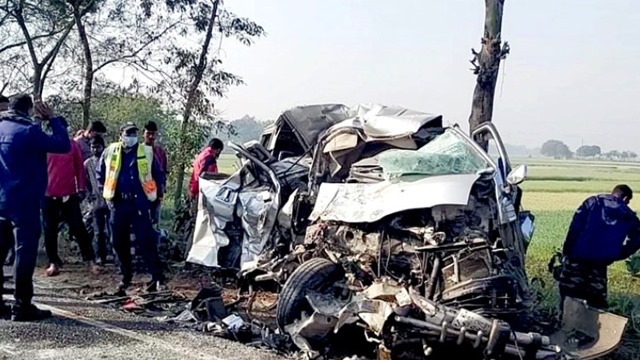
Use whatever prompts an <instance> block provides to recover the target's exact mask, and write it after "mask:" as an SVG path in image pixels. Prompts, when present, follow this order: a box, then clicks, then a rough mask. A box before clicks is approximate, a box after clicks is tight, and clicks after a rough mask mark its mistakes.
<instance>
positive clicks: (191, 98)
mask: <svg viewBox="0 0 640 360" xmlns="http://www.w3.org/2000/svg"><path fill="white" fill-rule="evenodd" d="M219 3H220V0H215V1H214V3H213V6H212V8H211V17H210V19H209V25H208V27H207V32H206V34H205V39H204V43H203V44H202V49H201V50H200V56H199V59H198V64H197V65H196V69H195V70H196V73H195V76H194V77H193V81H192V82H191V85H190V86H189V89H188V93H187V103H186V104H185V107H184V112H183V114H182V124H181V129H180V148H181V149H184V148H185V146H186V144H185V141H186V138H187V136H186V134H187V131H188V130H189V121H190V120H191V115H192V113H193V107H194V105H195V101H196V100H197V96H198V87H199V86H200V82H201V81H202V75H203V74H204V71H205V69H206V67H207V55H208V53H209V47H210V46H211V39H212V38H213V29H214V23H215V20H216V16H217V14H218V5H219ZM185 168H186V166H185V164H184V163H182V162H180V163H179V164H178V173H177V176H178V177H177V179H176V192H175V194H174V197H173V201H174V204H179V203H180V197H181V196H182V185H183V183H184V171H185Z"/></svg>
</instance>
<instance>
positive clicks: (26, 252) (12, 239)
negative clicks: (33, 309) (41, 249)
mask: <svg viewBox="0 0 640 360" xmlns="http://www.w3.org/2000/svg"><path fill="white" fill-rule="evenodd" d="M19 212H20V214H19V215H17V214H15V213H14V214H9V213H5V212H3V211H0V259H2V262H4V259H6V257H7V254H8V252H9V249H11V247H15V256H16V257H15V262H14V264H13V280H14V283H15V285H16V288H15V292H14V298H15V300H16V302H15V305H16V306H17V307H21V306H25V305H29V304H31V300H32V299H33V272H34V270H35V268H36V261H37V259H38V243H39V242H40V234H41V223H40V206H39V205H34V206H24V207H23V208H22V209H20V211H19ZM0 265H2V264H0ZM3 285H4V273H3V271H2V266H0V288H2V286H3Z"/></svg>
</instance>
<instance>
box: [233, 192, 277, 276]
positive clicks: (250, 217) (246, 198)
mask: <svg viewBox="0 0 640 360" xmlns="http://www.w3.org/2000/svg"><path fill="white" fill-rule="evenodd" d="M269 189H270V188H269V187H262V188H254V189H245V190H244V191H243V192H241V193H240V196H239V199H240V205H241V209H242V229H243V230H244V236H243V240H242V257H241V260H240V263H241V266H242V267H244V265H245V264H247V263H250V262H253V261H256V260H257V259H258V257H259V256H260V254H261V253H262V249H263V248H264V246H265V244H266V242H267V240H268V237H265V236H263V234H264V233H265V231H266V232H268V233H270V232H271V228H269V229H265V223H266V220H267V217H269V216H271V217H273V216H275V214H273V213H270V210H271V206H272V203H273V200H274V199H273V194H272V193H271V192H270V191H269Z"/></svg>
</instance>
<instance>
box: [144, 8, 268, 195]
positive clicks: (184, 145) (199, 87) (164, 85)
mask: <svg viewBox="0 0 640 360" xmlns="http://www.w3.org/2000/svg"><path fill="white" fill-rule="evenodd" d="M167 5H168V10H169V11H170V12H178V13H186V14H187V16H188V20H189V21H184V22H182V26H181V27H179V30H178V33H179V34H180V36H181V37H178V38H176V39H175V41H174V42H173V43H172V46H171V47H170V48H169V54H168V55H167V56H166V57H165V59H164V63H165V65H168V66H171V68H172V69H171V70H172V71H171V72H170V73H165V74H164V77H163V80H162V81H161V82H160V83H158V85H157V86H156V87H155V89H156V90H157V91H159V92H163V93H164V94H166V96H167V98H168V99H170V100H169V101H170V102H171V103H174V104H177V106H176V109H177V110H178V111H179V112H180V113H181V128H180V134H179V137H178V139H179V147H180V149H181V152H180V155H181V156H180V158H179V159H175V164H176V173H177V174H176V176H177V179H176V191H175V195H174V200H175V201H176V202H177V201H179V199H180V197H181V196H182V185H183V182H184V171H185V169H186V167H187V164H188V162H189V161H190V160H191V159H192V158H193V156H194V155H195V153H196V151H197V150H198V148H199V146H200V145H201V144H195V143H193V142H191V141H192V140H193V139H192V136H191V132H192V131H193V127H194V126H193V125H191V124H192V123H194V122H195V123H198V124H199V125H198V126H202V127H203V128H204V129H208V130H209V131H210V132H211V131H213V130H214V129H216V128H218V129H220V128H221V126H220V125H221V123H220V122H219V121H218V120H217V119H216V117H215V109H214V105H213V104H214V103H213V99H214V98H216V97H220V96H222V95H223V94H224V93H225V92H226V91H227V89H228V88H229V87H230V86H235V85H239V84H242V83H243V81H242V79H241V78H240V77H238V76H236V75H234V74H231V73H229V72H226V71H223V70H221V68H220V67H221V65H222V61H221V60H220V59H217V58H216V57H215V56H211V53H210V52H211V47H212V43H213V41H214V39H215V38H216V37H235V38H236V39H237V40H238V41H240V42H241V43H242V44H244V45H251V43H252V41H253V40H252V39H253V38H257V37H260V36H263V35H264V34H265V32H264V29H263V28H262V27H261V26H260V25H258V24H256V23H255V22H253V21H251V20H249V19H246V18H242V17H238V16H236V15H235V14H233V13H231V12H228V11H226V10H225V9H223V8H222V1H221V0H212V1H195V0H172V1H170V2H167ZM153 6H155V5H154V4H153V3H152V2H151V1H150V2H149V9H152V8H153ZM187 35H188V36H189V37H190V38H193V37H194V36H199V37H200V41H198V45H196V46H189V44H192V41H189V40H187V38H186V37H187Z"/></svg>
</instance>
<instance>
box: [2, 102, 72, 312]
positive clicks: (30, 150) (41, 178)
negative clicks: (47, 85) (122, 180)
mask: <svg viewBox="0 0 640 360" xmlns="http://www.w3.org/2000/svg"><path fill="white" fill-rule="evenodd" d="M33 107H34V104H33V101H32V100H31V97H30V96H20V97H17V98H15V99H13V101H12V103H11V105H10V109H9V111H4V112H2V113H1V114H0V259H3V260H4V259H5V258H6V256H7V253H8V251H9V249H10V247H11V246H13V245H14V240H15V253H16V255H15V263H14V267H13V271H14V282H15V293H14V298H15V304H14V306H13V308H12V309H11V311H10V313H11V319H12V320H14V321H36V320H41V319H45V318H47V317H50V316H51V312H49V311H43V310H40V309H38V308H36V307H35V306H34V305H33V304H32V302H31V300H32V298H33V272H34V269H35V267H36V260H37V256H38V242H39V240H40V231H41V230H40V228H41V223H40V205H41V202H42V200H43V199H44V195H45V191H46V189H47V153H55V154H64V153H67V152H69V150H70V149H71V140H70V139H69V135H68V134H67V123H66V121H65V120H64V119H63V118H62V117H59V116H54V115H53V112H52V111H51V109H50V108H49V107H47V106H46V105H44V104H42V103H40V102H36V104H35V111H34V112H35V116H36V117H35V120H36V121H33V120H32V119H31V118H30V117H29V113H30V112H31V110H32V108H33ZM38 122H48V123H49V127H50V128H51V135H48V134H46V133H45V132H43V131H42V125H41V124H40V123H38ZM3 282H4V274H2V267H1V266H0V288H1V287H2V286H1V285H3ZM0 312H1V313H2V315H4V316H7V315H8V314H9V310H8V307H7V306H6V305H5V304H4V303H3V302H2V301H1V300H0Z"/></svg>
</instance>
